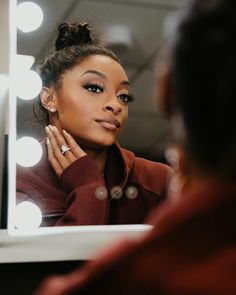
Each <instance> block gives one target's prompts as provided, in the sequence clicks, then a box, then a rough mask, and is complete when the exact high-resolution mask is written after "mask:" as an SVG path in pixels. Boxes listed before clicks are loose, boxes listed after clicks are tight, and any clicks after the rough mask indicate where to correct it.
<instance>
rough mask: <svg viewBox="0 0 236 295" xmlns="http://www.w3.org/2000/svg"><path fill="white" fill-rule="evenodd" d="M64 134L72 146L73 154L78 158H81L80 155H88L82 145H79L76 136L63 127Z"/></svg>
mask: <svg viewBox="0 0 236 295" xmlns="http://www.w3.org/2000/svg"><path fill="white" fill-rule="evenodd" d="M63 134H64V136H65V138H66V141H67V143H68V145H69V147H70V148H71V150H72V152H73V154H74V155H75V156H76V157H77V158H80V157H83V156H85V155H87V154H86V153H85V151H84V150H82V149H81V147H80V146H79V145H78V143H77V142H76V141H75V140H74V138H73V137H72V136H71V135H70V134H69V133H68V132H67V131H65V130H64V129H63Z"/></svg>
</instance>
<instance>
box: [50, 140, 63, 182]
mask: <svg viewBox="0 0 236 295" xmlns="http://www.w3.org/2000/svg"><path fill="white" fill-rule="evenodd" d="M46 142H47V150H48V161H49V163H50V164H51V165H52V168H53V169H54V171H55V173H56V175H57V176H58V177H60V176H61V174H62V171H63V169H62V167H61V165H60V164H59V162H58V161H57V160H56V159H55V157H54V155H53V150H52V146H51V144H50V141H49V138H47V141H46Z"/></svg>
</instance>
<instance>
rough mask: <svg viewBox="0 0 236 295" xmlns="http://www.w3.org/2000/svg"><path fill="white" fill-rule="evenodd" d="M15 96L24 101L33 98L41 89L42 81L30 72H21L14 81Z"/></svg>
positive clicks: (34, 73)
mask: <svg viewBox="0 0 236 295" xmlns="http://www.w3.org/2000/svg"><path fill="white" fill-rule="evenodd" d="M15 87H16V88H15V89H16V95H17V96H18V97H19V98H21V99H24V100H29V99H33V98H35V97H36V96H37V95H38V94H39V92H40V90H41V89H42V80H41V78H40V77H39V75H38V74H37V73H36V72H34V71H31V70H28V71H22V72H21V74H20V75H17V79H16V80H15Z"/></svg>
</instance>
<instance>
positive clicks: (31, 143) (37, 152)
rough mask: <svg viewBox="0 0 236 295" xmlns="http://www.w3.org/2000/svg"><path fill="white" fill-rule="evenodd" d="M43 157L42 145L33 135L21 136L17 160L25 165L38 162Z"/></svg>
mask: <svg viewBox="0 0 236 295" xmlns="http://www.w3.org/2000/svg"><path fill="white" fill-rule="evenodd" d="M41 157H42V147H41V145H40V143H39V142H38V141H37V140H36V139H34V138H33V137H28V136H25V137H21V138H20V139H18V140H17V142H16V162H17V163H18V164H19V165H21V166H24V167H31V166H34V165H35V164H37V163H38V162H39V161H40V159H41Z"/></svg>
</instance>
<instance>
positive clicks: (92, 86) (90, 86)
mask: <svg viewBox="0 0 236 295" xmlns="http://www.w3.org/2000/svg"><path fill="white" fill-rule="evenodd" d="M83 87H84V88H85V89H86V90H88V91H89V92H93V93H102V92H103V88H102V87H101V86H99V85H97V84H86V85H84V86H83ZM89 88H97V89H99V92H96V91H90V90H89Z"/></svg>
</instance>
